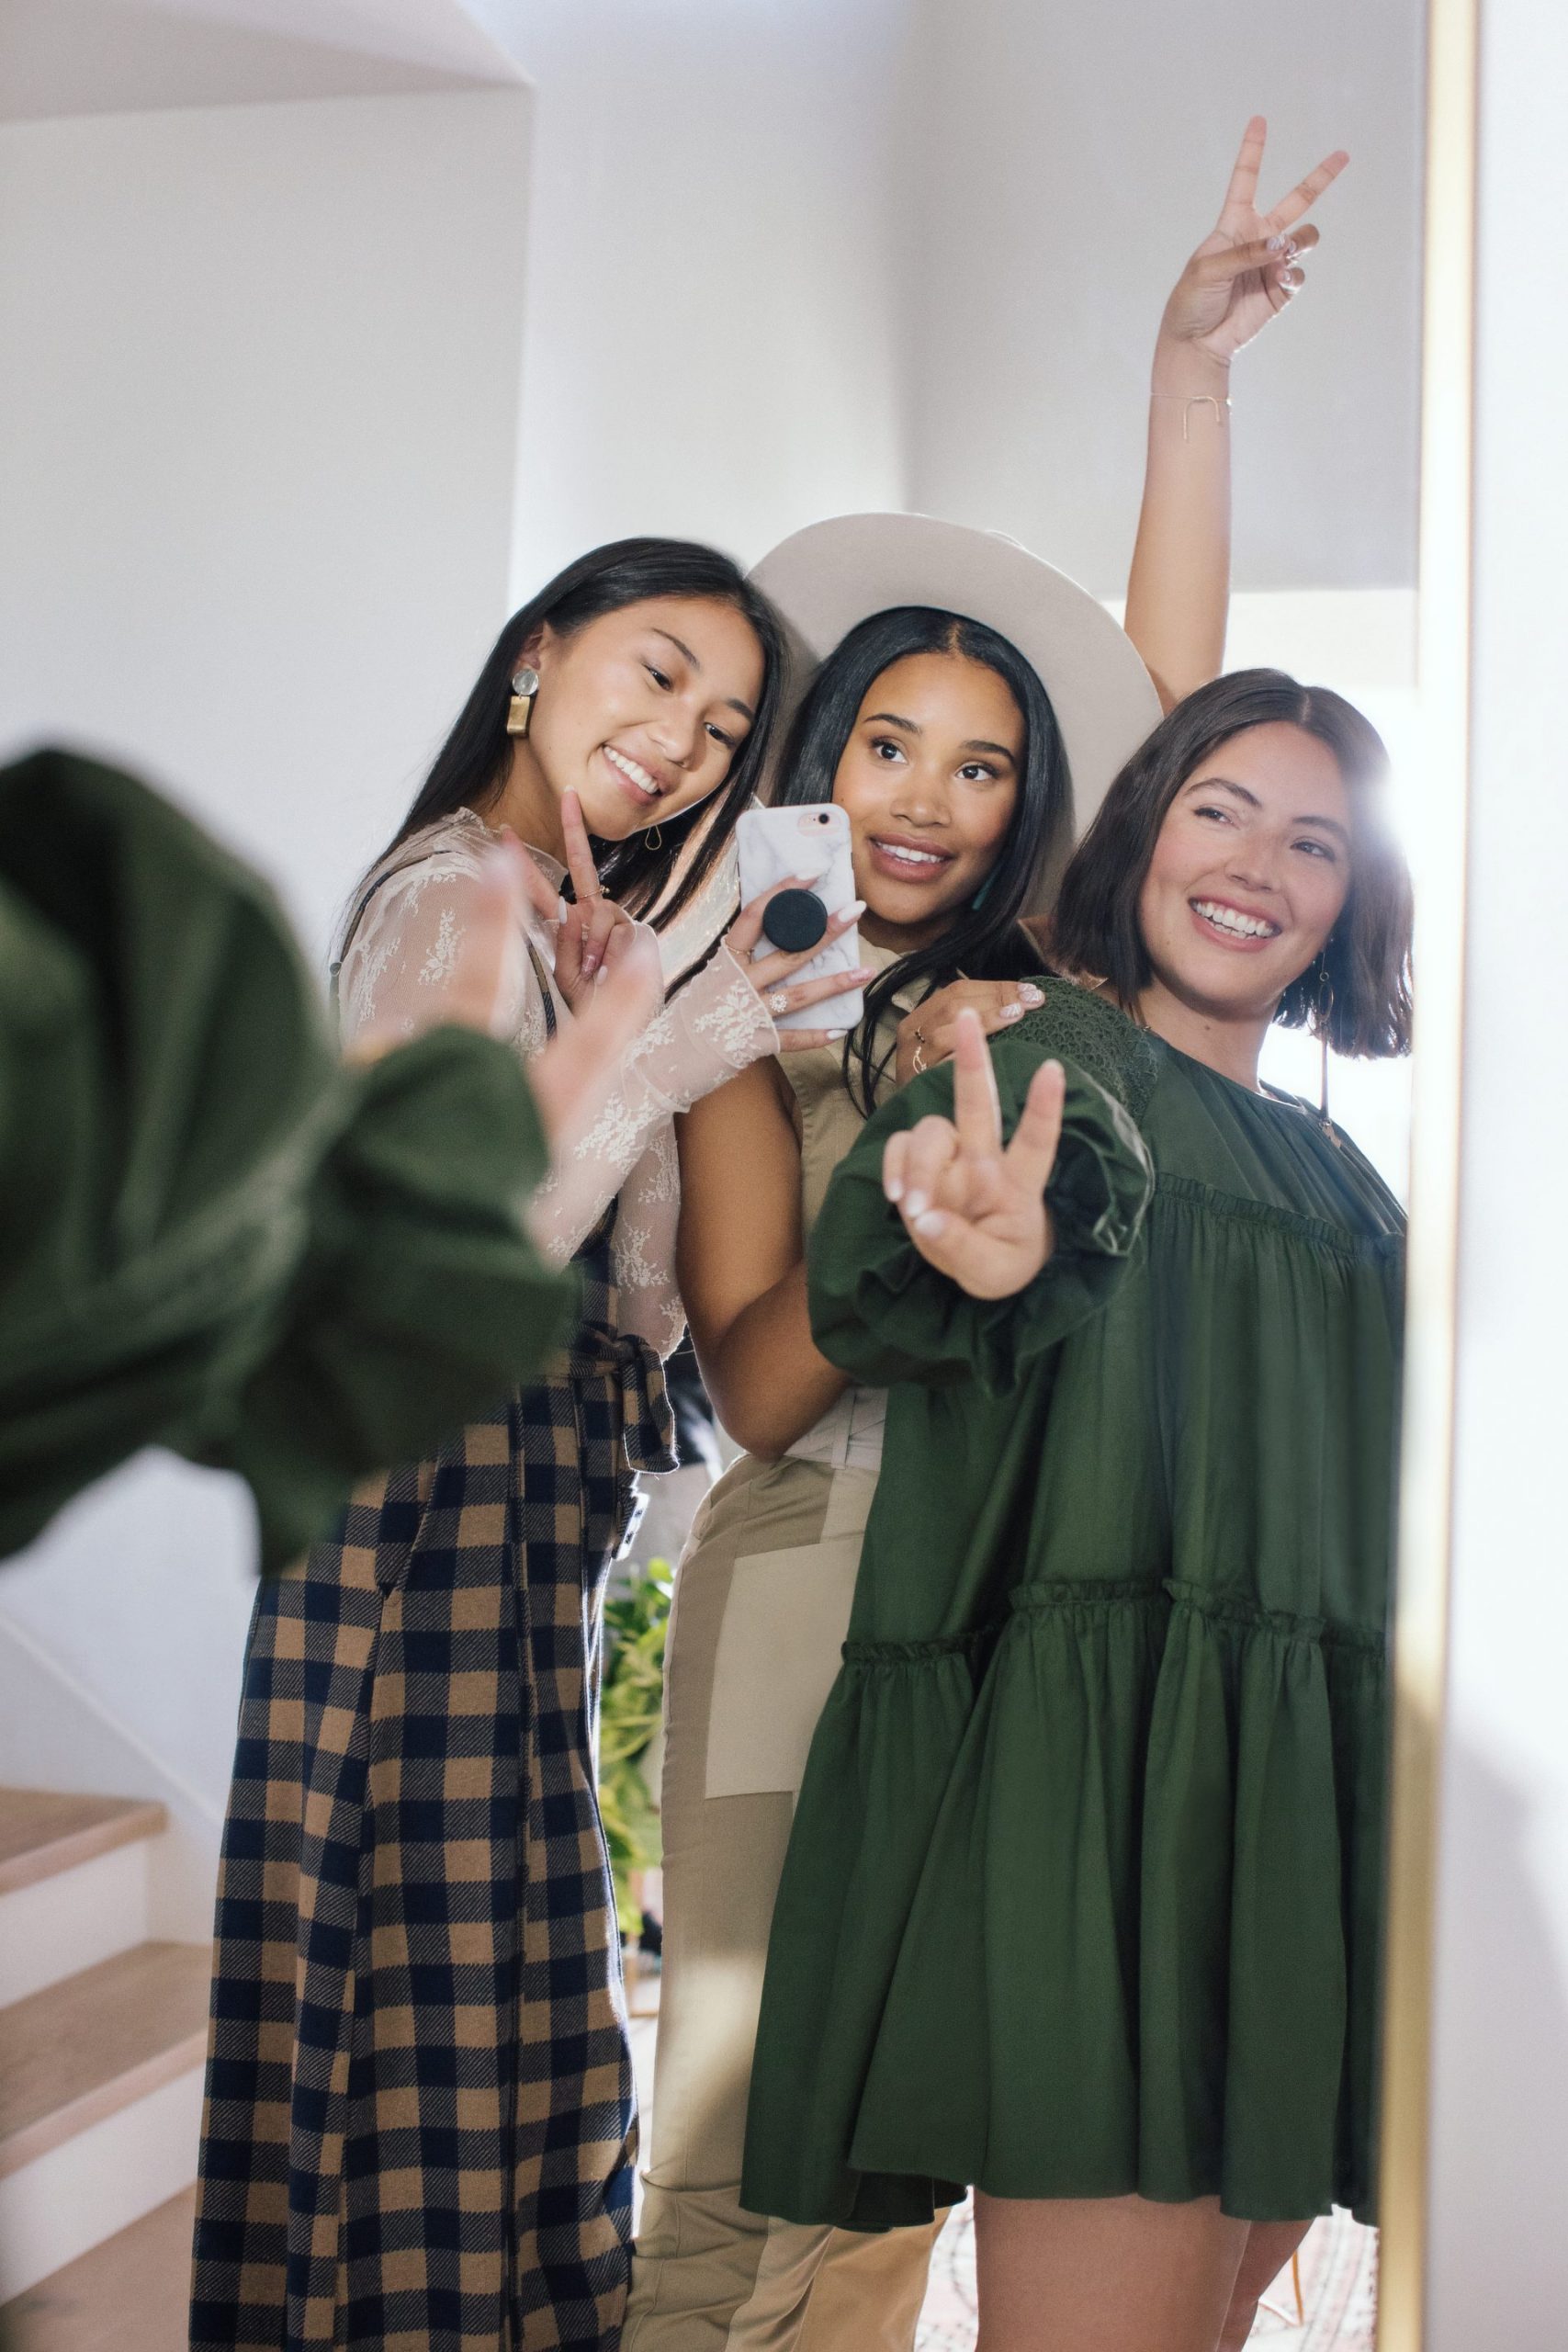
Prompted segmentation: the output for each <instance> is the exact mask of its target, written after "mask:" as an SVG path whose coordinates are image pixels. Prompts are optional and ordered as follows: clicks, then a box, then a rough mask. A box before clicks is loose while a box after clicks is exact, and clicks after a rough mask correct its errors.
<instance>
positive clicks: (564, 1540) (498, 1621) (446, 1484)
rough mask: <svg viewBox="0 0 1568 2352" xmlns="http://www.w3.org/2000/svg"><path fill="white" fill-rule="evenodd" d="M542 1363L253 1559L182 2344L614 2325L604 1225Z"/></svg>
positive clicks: (620, 2133)
mask: <svg viewBox="0 0 1568 2352" xmlns="http://www.w3.org/2000/svg"><path fill="white" fill-rule="evenodd" d="M578 1263H579V1265H580V1267H581V1271H582V1273H583V1277H584V1320H583V1323H582V1325H581V1327H580V1329H579V1331H578V1333H577V1335H576V1338H575V1340H574V1342H573V1347H572V1351H571V1354H570V1359H569V1360H568V1361H566V1362H565V1363H563V1364H562V1365H561V1367H560V1368H559V1370H558V1373H557V1374H555V1375H554V1376H552V1377H551V1378H549V1379H547V1381H545V1382H542V1383H541V1384H539V1385H536V1386H534V1387H530V1388H525V1389H523V1390H520V1391H519V1392H517V1393H516V1394H515V1395H514V1396H513V1397H511V1398H510V1399H509V1400H508V1401H507V1402H506V1403H505V1404H504V1405H502V1407H501V1408H499V1409H498V1410H497V1411H496V1412H495V1413H494V1414H493V1415H492V1416H491V1418H490V1419H487V1420H484V1421H480V1422H479V1423H476V1424H473V1425H471V1426H470V1427H468V1429H466V1430H463V1431H462V1432H461V1434H460V1435H459V1436H458V1437H457V1439H456V1440H455V1441H454V1442H452V1443H451V1444H450V1445H449V1446H447V1447H446V1448H444V1449H443V1450H442V1451H441V1452H440V1453H438V1454H436V1455H435V1457H434V1459H433V1460H430V1461H426V1462H422V1463H419V1464H415V1465H413V1466H412V1467H409V1468H405V1469H402V1470H399V1471H397V1472H395V1473H393V1474H392V1475H391V1476H389V1477H387V1478H383V1479H379V1480H377V1481H376V1482H374V1483H373V1484H372V1485H370V1486H368V1487H366V1488H365V1489H364V1490H362V1491H361V1493H360V1494H359V1495H357V1496H356V1497H355V1499H354V1501H353V1502H352V1503H351V1504H350V1505H349V1507H348V1510H346V1512H345V1513H344V1518H343V1521H341V1523H340V1526H339V1529H338V1531H337V1533H336V1535H335V1537H334V1540H333V1541H332V1542H329V1543H325V1544H320V1545H318V1546H317V1547H316V1548H315V1549H314V1550H313V1551H312V1552H311V1554H310V1557H309V1559H308V1560H307V1561H306V1562H305V1563H304V1564H303V1566H302V1567H301V1568H300V1569H299V1570H298V1571H297V1572H294V1573H292V1574H290V1575H288V1576H286V1577H282V1578H279V1579H277V1580H276V1581H275V1582H273V1583H271V1584H269V1585H267V1586H265V1587H264V1589H262V1591H261V1593H260V1595H259V1596H258V1599H257V1602H256V1610H255V1616H254V1622H253V1626H252V1632H251V1638H250V1645H249V1649H248V1652H247V1657H246V1664H245V1677H244V1685H243V1698H242V1703H241V1717H240V1733H239V1746H238V1752H237V1756H236V1759H235V1767H234V1781H233V1790H232V1795H231V1804H230V1811H229V1818H228V1823H227V1827H226V1831H225V1837H224V1847H223V1861H222V1870H221V1875H220V1884H219V1895H218V1916H217V1949H216V1955H215V1965H214V1977H213V1987H212V2016H211V2030H210V2038H209V2057H208V2086H207V2094H208V2095H207V2111H206V2118H205V2123H204V2131H203V2144H202V2154H201V2176H200V2187H199V2194H198V2204H197V2227H196V2247H195V2274H194V2292H193V2300H192V2307H191V2337H190V2340H191V2344H192V2346H209V2345H221V2346H229V2347H238V2346H246V2347H255V2352H280V2347H284V2348H286V2352H329V2347H331V2352H337V2348H338V2347H342V2346H378V2347H382V2346H384V2347H387V2348H388V2352H479V2347H484V2352H497V2347H500V2348H501V2352H547V2347H553V2346H566V2345H573V2346H600V2347H603V2352H613V2348H614V2347H615V2346H616V2345H618V2343H619V2340H620V2332H621V2330H620V2322H621V2312H622V2305H623V2302H624V2299H625V2292H626V2271H627V2245H626V2241H627V2237H628V2234H629V2230H630V2222H631V2196H632V2175H631V2163H632V2158H633V2154H634V2153H635V2145H636V2123H635V2114H634V2108H633V2098H632V2080H631V2067H630V2063H629V2057H628V2053H627V2048H626V2029H625V2006H624V1997H623V1993H622V1986H621V1973H620V1944H619V1939H618V1936H617V1933H616V1928H615V1905H614V1903H613V1901H612V1898H611V1892H610V1883H609V1874H608V1870H607V1866H606V1860H605V1853H604V1838H603V1833H602V1831H601V1828H600V1824H599V1815H598V1806H597V1800H596V1797H595V1793H594V1786H593V1761H592V1758H593V1749H594V1732H595V1728H596V1724H595V1715H596V1710H597V1689H598V1665H599V1634H600V1625H601V1601H602V1598H603V1590H604V1578H605V1576H606V1574H607V1572H608V1568H609V1565H610V1562H611V1559H612V1558H613V1556H614V1555H615V1551H616V1550H617V1549H618V1548H619V1545H620V1544H621V1543H622V1541H623V1540H624V1538H625V1536H626V1532H627V1530H628V1524H629V1519H630V1511H631V1505H632V1500H633V1496H634V1493H635V1489H634V1487H633V1484H632V1479H631V1475H630V1474H631V1469H633V1468H645V1469H668V1468H671V1466H672V1465H673V1457H672V1454H671V1451H670V1436H671V1430H670V1420H669V1412H668V1408H667V1406H666V1404H665V1401H664V1394H663V1382H662V1378H661V1375H660V1371H659V1366H658V1363H657V1361H656V1359H655V1358H654V1357H653V1356H652V1355H651V1353H650V1352H649V1350H648V1349H647V1348H646V1346H645V1345H644V1344H643V1342H642V1341H641V1340H637V1339H635V1338H632V1337H630V1336H628V1335H624V1334H622V1333H620V1332H619V1331H618V1329H617V1328H616V1322H617V1317H616V1298H615V1286H614V1283H613V1279H612V1276H611V1272H610V1252H609V1246H608V1241H607V1238H606V1237H605V1234H604V1231H601V1233H600V1234H599V1235H598V1236H596V1237H595V1238H594V1239H593V1240H592V1242H590V1243H588V1244H586V1245H585V1246H584V1249H583V1250H582V1251H581V1252H580V1253H579V1258H578Z"/></svg>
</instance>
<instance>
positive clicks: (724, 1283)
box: [676, 1062, 849, 1459]
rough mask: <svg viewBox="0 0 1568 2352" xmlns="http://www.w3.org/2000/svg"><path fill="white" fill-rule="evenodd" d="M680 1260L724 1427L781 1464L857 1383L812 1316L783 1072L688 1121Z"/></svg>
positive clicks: (756, 1073) (683, 1130)
mask: <svg viewBox="0 0 1568 2352" xmlns="http://www.w3.org/2000/svg"><path fill="white" fill-rule="evenodd" d="M677 1137H678V1141H679V1144H680V1150H681V1228H680V1245H679V1248H678V1250H677V1253H676V1263H677V1267H678V1270H679V1274H680V1283H681V1295H682V1300H683V1301H684V1304H685V1308H686V1319H687V1321H688V1323H689V1324H690V1325H691V1329H692V1340H693V1344H694V1346H695V1348H696V1351H697V1362H698V1363H699V1364H700V1365H701V1367H702V1374H703V1379H704V1381H705V1384H706V1386H707V1391H708V1395H709V1396H710V1397H712V1399H713V1404H714V1409H715V1411H716V1413H717V1415H718V1418H719V1420H720V1422H721V1423H722V1424H723V1426H724V1428H725V1429H727V1430H728V1432H729V1434H730V1436H731V1437H732V1438H733V1439H734V1440H735V1442H736V1443H737V1444H738V1445H743V1446H745V1448H746V1449H747V1451H748V1453H759V1454H761V1455H763V1456H764V1457H766V1458H768V1459H772V1458H773V1457H775V1456H776V1455H778V1454H781V1453H784V1452H785V1450H786V1449H787V1448H788V1447H789V1446H791V1445H793V1444H794V1442H795V1439H796V1438H797V1437H802V1436H804V1435H805V1433H806V1431H807V1430H808V1429H810V1428H811V1426H812V1424H813V1422H815V1421H818V1420H819V1419H821V1417H822V1415H823V1414H824V1413H825V1412H826V1411H827V1409H828V1408H829V1405H831V1404H832V1403H833V1402H834V1400H835V1398H836V1397H840V1395H841V1394H842V1393H843V1391H844V1389H845V1388H846V1387H847V1386H848V1385H849V1383H848V1381H847V1380H846V1378H845V1375H844V1374H842V1373H841V1372H839V1371H837V1370H836V1369H835V1368H834V1366H833V1365H832V1364H830V1363H829V1362H828V1360H827V1358H826V1357H825V1356H823V1355H821V1354H819V1353H818V1350H817V1349H816V1348H815V1347H814V1346H813V1344H812V1340H811V1326H810V1322H809V1320H808V1318H807V1311H806V1267H805V1264H804V1262H803V1257H802V1239H801V1216H800V1146H799V1144H798V1142H797V1141H796V1138H795V1125H794V1122H793V1121H792V1119H791V1117H790V1114H789V1112H788V1110H787V1108H786V1107H785V1103H784V1097H783V1095H782V1093H781V1091H780V1086H779V1080H778V1079H777V1076H776V1074H775V1073H774V1071H773V1068H772V1067H771V1065H769V1064H767V1063H761V1062H760V1063H756V1064H754V1065H753V1066H752V1067H751V1068H750V1069H746V1070H742V1071H741V1073H740V1075H739V1077H738V1078H732V1079H731V1080H729V1081H728V1084H727V1085H725V1086H721V1087H720V1088H719V1089H718V1091H717V1092H716V1093H715V1094H710V1095H708V1096H707V1098H706V1099H705V1101H704V1102H701V1103H697V1104H695V1105H694V1108H693V1109H692V1110H690V1111H689V1112H688V1113H687V1114H686V1115H685V1117H684V1118H683V1119H682V1120H681V1121H680V1122H679V1125H678V1127H677Z"/></svg>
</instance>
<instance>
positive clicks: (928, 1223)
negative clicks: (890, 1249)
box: [915, 1209, 947, 1241]
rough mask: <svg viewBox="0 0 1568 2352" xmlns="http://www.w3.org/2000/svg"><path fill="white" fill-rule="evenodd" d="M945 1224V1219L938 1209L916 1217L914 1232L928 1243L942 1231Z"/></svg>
mask: <svg viewBox="0 0 1568 2352" xmlns="http://www.w3.org/2000/svg"><path fill="white" fill-rule="evenodd" d="M946 1223H947V1219H946V1218H945V1217H944V1216H943V1215H942V1211H941V1210H940V1209H931V1210H928V1212H927V1214H926V1215H925V1216H918V1217H917V1218H916V1219H915V1231H916V1232H917V1233H918V1234H920V1235H921V1236H922V1237H923V1238H925V1239H926V1240H928V1241H929V1240H931V1238H932V1237H933V1236H934V1235H936V1234H938V1233H940V1232H941V1231H942V1227H943V1226H944V1225H945V1224H946Z"/></svg>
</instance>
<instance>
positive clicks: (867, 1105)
mask: <svg viewBox="0 0 1568 2352" xmlns="http://www.w3.org/2000/svg"><path fill="white" fill-rule="evenodd" d="M919 653H945V654H951V655H953V656H954V657H956V658H958V659H961V660H963V661H966V662H978V663H979V665H980V666H981V667H982V668H983V669H987V670H992V671H994V672H995V673H996V674H997V676H998V677H999V678H1000V679H1001V681H1002V684H1004V685H1005V686H1006V687H1007V688H1008V691H1009V692H1010V695H1012V698H1013V701H1014V702H1015V703H1016V704H1017V706H1018V710H1019V715H1020V717H1021V718H1022V720H1023V732H1024V741H1023V757H1022V761H1021V767H1020V774H1019V779H1018V795H1017V797H1016V799H1015V800H1014V802H1013V810H1012V817H1011V820H1010V823H1009V825H1008V830H1007V832H1006V833H1005V835H1004V836H1003V839H1002V842H1001V846H1000V848H999V849H998V852H997V859H996V864H995V865H993V866H992V868H991V872H990V876H989V878H988V879H987V882H986V884H985V885H984V887H983V888H982V889H981V890H980V892H979V893H978V894H977V899H978V903H971V904H970V905H969V906H966V907H960V908H955V909H954V910H953V917H952V921H951V922H950V924H949V926H948V928H947V930H946V931H944V932H943V933H942V936H941V937H940V938H938V939H935V940H932V941H931V944H929V945H928V946H925V947H921V948H917V949H915V950H914V951H913V952H912V953H911V954H909V955H908V956H899V957H898V959H897V961H896V962H895V963H892V964H890V965H889V966H888V967H887V969H886V971H885V972H881V973H879V974H878V976H877V978H875V979H874V981H873V982H872V984H871V986H870V987H869V988H868V989H866V992H865V1014H864V1017H863V1020H862V1021H861V1023H860V1025H859V1027H858V1028H857V1029H855V1030H854V1031H853V1033H852V1035H850V1036H849V1037H848V1038H846V1039H845V1041H844V1076H845V1080H846V1081H847V1082H848V1084H849V1086H850V1090H851V1093H852V1097H853V1098H854V1099H856V1100H858V1102H859V1103H860V1105H861V1108H862V1109H863V1110H864V1111H867V1112H869V1111H870V1109H871V1108H872V1105H873V1103H874V1097H875V1092H876V1087H877V1083H878V1080H880V1078H881V1076H882V1073H883V1070H884V1069H886V1065H887V1063H888V1061H889V1060H890V1059H891V1057H892V1050H893V1049H892V1048H891V1047H889V1049H888V1050H887V1052H886V1053H884V1054H883V1056H882V1057H881V1059H880V1060H878V1059H877V1058H876V1055H875V1043H876V1032H877V1023H878V1022H879V1021H880V1019H881V1017H882V1015H883V1014H884V1013H885V1012H886V1010H887V1007H888V1006H889V1005H890V1003H891V1002H892V1001H893V998H894V997H895V996H896V995H897V993H898V992H899V990H900V989H907V988H909V987H910V986H911V985H912V984H916V983H919V982H921V981H923V982H924V983H925V985H924V987H923V989H921V991H920V993H921V997H922V999H923V998H924V997H927V996H929V995H930V994H931V991H932V989H939V988H943V987H945V986H946V984H947V983H948V982H949V981H950V980H953V979H956V978H958V976H959V974H960V973H961V972H962V973H964V975H965V976H966V977H967V978H970V979H972V980H1014V979H1026V978H1028V977H1029V975H1030V973H1031V972H1033V971H1037V970H1038V969H1039V966H1040V957H1039V954H1038V952H1037V950H1036V949H1035V948H1034V947H1033V946H1032V944H1031V942H1030V939H1029V936H1028V933H1026V932H1025V931H1024V929H1023V927H1022V925H1021V922H1020V920H1019V918H1020V917H1021V914H1022V912H1023V910H1024V908H1025V906H1026V905H1027V904H1028V902H1029V899H1030V898H1031V896H1032V893H1033V891H1034V890H1035V888H1036V887H1037V885H1038V883H1039V881H1040V877H1041V876H1042V874H1043V872H1044V871H1045V870H1046V867H1047V864H1048V860H1049V858H1050V856H1051V854H1052V852H1053V851H1054V850H1055V849H1058V848H1060V847H1061V846H1062V845H1063V844H1065V842H1066V841H1067V840H1068V839H1070V837H1071V826H1072V784H1071V779H1070V778H1069V776H1068V774H1067V759H1066V752H1065V751H1064V749H1063V747H1062V735H1061V729H1059V728H1058V726H1057V724H1056V714H1055V711H1054V710H1053V709H1052V707H1051V699H1050V696H1049V695H1047V694H1046V692H1045V689H1044V687H1043V685H1042V684H1041V683H1040V679H1039V677H1038V675H1037V674H1036V673H1035V671H1034V670H1033V668H1032V666H1031V664H1030V663H1029V662H1026V661H1025V660H1024V658H1023V656H1022V654H1021V652H1020V651H1019V650H1018V648H1017V647H1016V646H1015V645H1012V644H1010V643H1009V641H1008V639H1006V638H1005V637H1002V636H999V635H998V632H997V631H996V630H995V629H994V628H987V627H986V625H985V623H984V622H982V621H973V620H965V619H963V618H962V617H961V616H959V615H958V614H956V613H943V612H937V611H935V610H933V609H932V608H931V606H930V605H893V606H892V607H890V608H889V609H888V610H887V611H886V612H881V613H873V614H872V616H871V617H870V618H869V619H868V620H863V621H861V622H859V623H858V624H857V625H856V627H855V628H852V629H851V630H850V632H849V634H848V636H847V637H846V638H844V639H843V641H842V642H841V643H840V645H838V646H836V647H835V648H834V650H833V651H832V652H831V653H829V656H828V658H827V660H826V661H825V662H823V663H822V666H821V668H820V669H819V670H818V673H817V674H816V676H815V678H813V680H812V682H811V685H810V688H809V690H808V691H807V695H806V699H805V700H804V702H803V703H802V704H801V706H800V708H799V710H798V712H797V713H796V715H795V724H794V726H793V727H792V729H791V730H790V735H789V740H788V742H787V743H786V745H785V747H784V759H783V761H782V763H781V765H780V770H779V775H780V782H779V786H778V788H777V790H776V791H775V792H774V794H773V798H774V800H775V801H793V802H800V801H821V800H831V798H832V797H833V779H834V777H835V776H836V775H837V774H838V772H839V762H840V760H841V759H842V757H843V755H844V748H845V746H846V744H847V743H848V742H849V740H850V737H851V736H852V733H853V732H854V724H855V720H856V719H857V718H858V717H859V716H860V710H861V706H862V704H863V702H864V700H865V698H866V695H867V694H868V693H869V692H870V690H871V688H872V686H873V685H874V684H875V682H876V680H877V679H878V678H879V677H880V676H881V675H882V673H883V672H884V671H885V670H889V669H891V668H892V666H893V664H894V662H903V661H907V660H908V658H909V657H910V656H911V655H913V654H919ZM857 1058H858V1061H859V1070H858V1073H856V1072H855V1070H854V1069H853V1063H854V1061H855V1060H856V1059H857Z"/></svg>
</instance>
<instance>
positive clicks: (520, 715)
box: [506, 662, 539, 735]
mask: <svg viewBox="0 0 1568 2352" xmlns="http://www.w3.org/2000/svg"><path fill="white" fill-rule="evenodd" d="M538 691H539V673H538V672H537V670H530V669H529V667H528V666H527V664H526V662H525V664H524V665H523V667H522V669H521V670H514V671H513V673H512V707H511V708H510V709H509V710H508V712H507V714H506V731H507V733H508V734H509V735H526V733H527V732H528V729H529V728H530V726H531V725H532V724H533V718H534V696H535V695H536V694H537V693H538Z"/></svg>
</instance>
